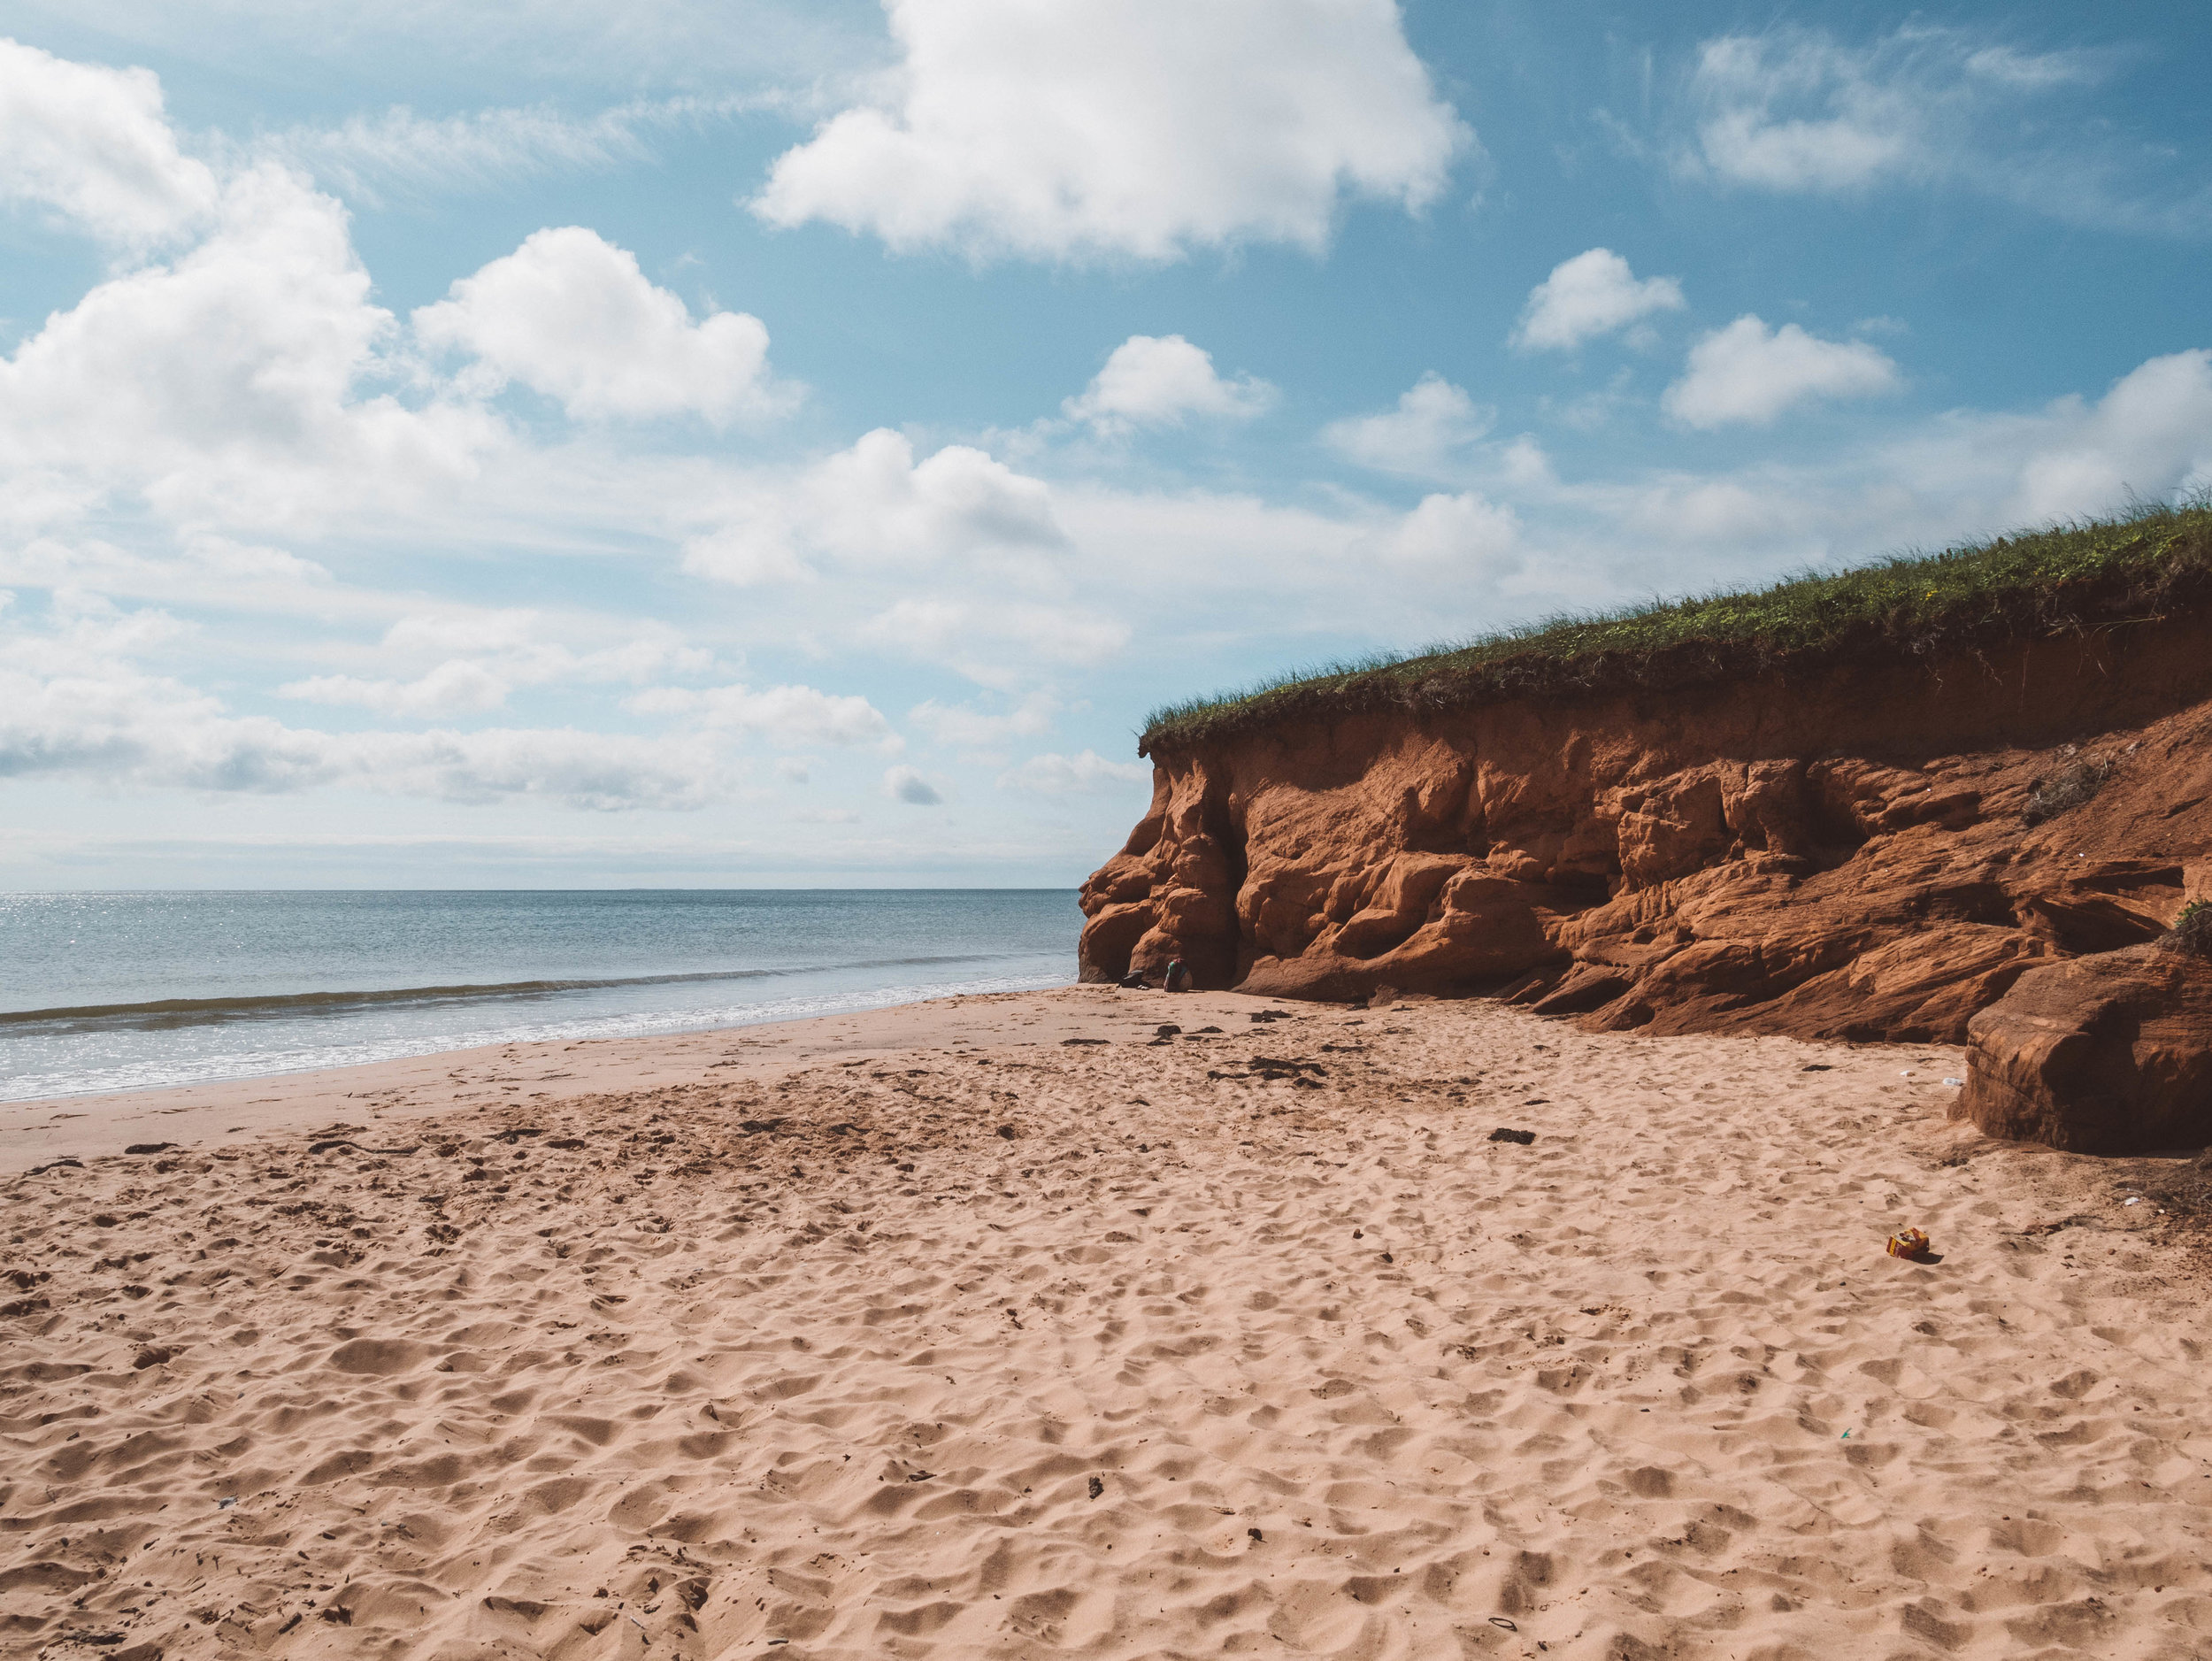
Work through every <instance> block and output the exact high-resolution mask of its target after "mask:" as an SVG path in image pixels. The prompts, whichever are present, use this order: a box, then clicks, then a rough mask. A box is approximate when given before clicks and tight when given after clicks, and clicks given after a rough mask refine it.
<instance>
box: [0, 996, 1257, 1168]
mask: <svg viewBox="0 0 2212 1661" xmlns="http://www.w3.org/2000/svg"><path fill="white" fill-rule="evenodd" d="M1110 996H1118V997H1121V998H1126V999H1136V998H1143V997H1150V998H1156V999H1159V1000H1161V1001H1162V1004H1161V1007H1162V1008H1164V1009H1169V1008H1182V1009H1194V1008H1195V1007H1196V1006H1195V1004H1191V1003H1190V1002H1188V1001H1189V1000H1201V1001H1210V1002H1209V1003H1208V1007H1209V1008H1210V1010H1211V1011H1212V1012H1211V1013H1210V1014H1209V1015H1208V1016H1207V1018H1206V1019H1219V1018H1220V1016H1221V1015H1222V1014H1224V1013H1229V1014H1233V1015H1236V1016H1238V1018H1239V1019H1241V1014H1240V1011H1243V1010H1244V1009H1245V1008H1247V1007H1248V1006H1250V1007H1257V1006H1258V1005H1260V1004H1264V1003H1267V1002H1268V1000H1265V999H1261V998H1248V997H1245V996H1243V995H1241V994H1235V993H1175V994H1169V993H1165V992H1150V993H1140V992H1124V991H1119V990H1118V989H1117V988H1097V987H1078V986H1076V985H1074V984H1070V985H1066V986H1059V987H1045V988H1038V989H1036V990H1034V991H1029V992H979V993H963V994H958V995H956V996H950V997H941V998H923V999H918V1000H916V1001H915V1002H913V1003H910V1004H885V1005H883V1006H881V1007H880V1008H877V1009H865V1010H855V1011H847V1012H842V1013H835V1014H826V1015H809V1016H803V1017H801V1018H799V1019H795V1020H785V1021H762V1022H757V1023H753V1024H749V1025H747V1026H741V1027H703V1028H700V1029H698V1030H696V1031H687V1032H677V1033H656V1034H649V1035H645V1036H641V1037H626V1038H587V1039H572V1040H561V1039H549V1040H542V1041H535V1042H517V1043H503V1044H485V1045H479V1046H476V1047H473V1048H470V1049H465V1050H432V1051H429V1052H427V1053H426V1054H424V1055H420V1056H407V1057H398V1058H396V1059H393V1060H387V1061H371V1062H364V1063H361V1064H359V1065H354V1066H345V1067H312V1068H303V1069H302V1070H301V1071H299V1072H296V1073H261V1074H257V1075H255V1076H253V1077H250V1078H243V1079H225V1080H212V1081H210V1082H207V1083H200V1084H173V1085H154V1086H149V1087H147V1088H143V1089H135V1090H117V1091H111V1092H106V1093H96V1094H85V1095H71V1096H35V1097H28V1098H26V1099H25V1100H22V1101H18V1102H0V1177H4V1176H8V1175H12V1174H14V1173H19V1172H21V1171H24V1170H26V1169H27V1168H29V1167H30V1166H33V1165H39V1164H42V1163H43V1162H44V1161H46V1160H49V1159H58V1158H79V1159H83V1158H91V1157H98V1156H100V1155H104V1154H111V1153H113V1154H119V1153H121V1152H122V1151H123V1150H124V1149H125V1148H126V1147H127V1146H129V1145H131V1144H134V1143H150V1142H175V1143H177V1144H179V1145H180V1147H183V1148H188V1149H191V1148H205V1147H209V1146H214V1145H219V1144H220V1143H221V1142H224V1141H226V1140H227V1139H228V1138H230V1137H233V1136H236V1135H244V1134H253V1133H257V1132H263V1131H273V1130H282V1129H292V1128H306V1127H307V1122H308V1120H310V1119H316V1118H319V1117H320V1116H323V1115H327V1114H333V1113H337V1114H341V1115H342V1114H343V1113H353V1114H360V1113H363V1112H366V1113H367V1114H368V1115H369V1118H370V1122H371V1123H372V1124H373V1123H374V1122H376V1121H377V1120H378V1119H384V1118H392V1119H405V1118H411V1117H419V1116H420V1115H422V1114H426V1113H436V1112H442V1111H449V1110H453V1109H456V1108H470V1109H483V1108H489V1107H492V1106H495V1105H499V1104H501V1103H503V1102H507V1101H510V1100H523V1101H534V1100H540V1099H552V1100H559V1099H565V1098H567V1097H569V1096H580V1095H592V1094H602V1093H605V1092H607V1091H609V1090H614V1089H628V1090H649V1089H658V1088H666V1087H669V1086H672V1085H676V1084H689V1083H696V1082H699V1081H701V1080H703V1079H707V1078H711V1077H714V1076H716V1075H717V1074H718V1073H719V1072H721V1071H723V1070H728V1069H734V1070H735V1076H736V1077H739V1078H752V1077H757V1076H758V1075H759V1074H760V1073H761V1072H762V1070H764V1069H767V1070H772V1069H774V1068H775V1067H778V1066H784V1067H793V1066H800V1065H806V1064H807V1063H808V1062H810V1061H812V1060H815V1059H817V1058H819V1057H824V1056H829V1055H842V1054H845V1053H848V1052H849V1051H851V1050H865V1049H869V1048H877V1049H889V1048H897V1049H906V1048H914V1047H918V1046H919V1045H921V1044H922V1043H923V1042H924V1041H925V1040H926V1039H928V1038H929V1036H930V1034H933V1033H939V1032H941V1033H942V1034H945V1035H946V1036H945V1037H944V1040H943V1042H956V1041H957V1039H959V1038H960V1037H964V1036H966V1035H968V1034H979V1033H982V1032H984V1031H987V1030H990V1031H995V1030H997V1028H998V1027H1000V1026H1001V1025H1002V1024H1003V1023H1005V1022H1008V1021H1013V1022H1015V1023H1022V1022H1030V1021H1034V1022H1041V1023H1042V1025H1041V1027H1040V1032H1041V1034H1043V1033H1049V1034H1050V1041H1051V1042H1056V1041H1057V1040H1058V1039H1059V1038H1063V1037H1074V1036H1086V1035H1090V1036H1094V1035H1096V1032H1097V1014H1096V1011H1094V1007H1093V1006H1094V1005H1100V1006H1102V1005H1105V1004H1107V1003H1108V1002H1109V999H1110ZM1067 997H1073V998H1075V999H1079V1000H1085V1001H1084V1002H1080V1003H1078V1004H1074V1005H1073V1006H1071V1008H1069V1009H1062V1008H1061V1007H1059V1000H1061V999H1063V998H1067ZM1025 999H1043V1000H1048V1003H1047V1004H1042V1005H1039V1006H1037V1007H1034V1008H1033V1007H1030V1006H1029V1005H1027V1004H1021V1005H1019V1006H1018V1008H1014V1009H1002V1008H1001V1006H1000V1001H1001V1000H1025ZM1171 999H1172V1000H1175V1001H1174V1002H1173V1003H1170V1002H1169V1000H1171ZM1158 1019H1161V1020H1168V1019H1172V1018H1171V1015H1168V1014H1163V1015H1160V1016H1159V1017H1158ZM1063 1027H1064V1030H1063ZM1036 1042H1048V1040H1047V1038H1045V1037H1044V1036H1040V1037H1039V1038H1038V1039H1037V1040H1036ZM547 1085H559V1086H561V1087H562V1088H558V1089H554V1090H547V1089H543V1088H532V1087H543V1086H547Z"/></svg>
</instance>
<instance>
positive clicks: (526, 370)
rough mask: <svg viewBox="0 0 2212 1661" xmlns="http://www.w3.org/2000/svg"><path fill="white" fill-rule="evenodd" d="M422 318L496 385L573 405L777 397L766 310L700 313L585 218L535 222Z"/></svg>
mask: <svg viewBox="0 0 2212 1661" xmlns="http://www.w3.org/2000/svg"><path fill="white" fill-rule="evenodd" d="M414 326H415V333H416V335H417V336H418V337H419V339H420V340H422V341H423V342H424V343H425V344H426V345H429V346H431V347H434V348H445V349H449V350H455V351H460V352H465V353H468V354H469V355H471V356H472V357H473V358H475V359H476V360H477V363H478V365H480V370H481V373H483V375H484V377H485V379H486V381H487V383H488V388H491V389H495V388H497V387H498V386H502V385H503V384H505V383H506V382H507V381H520V382H522V383H523V385H525V386H526V387H529V388H532V389H533V390H534V391H537V392H541V393H543V394H544V395H545V396H548V397H549V398H554V399H557V400H558V401H559V403H560V404H561V405H562V407H563V408H565V410H566V411H568V412H569V414H571V415H572V416H578V417H582V418H587V419H592V418H604V417H632V418H636V417H649V416H657V415H677V414H696V415H701V416H704V417H705V418H706V419H708V420H710V421H713V422H717V423H721V422H726V421H728V420H730V419H733V417H735V416H737V415H740V414H743V413H747V412H749V411H762V410H765V409H771V408H773V407H774V406H775V405H776V404H777V403H778V402H779V398H778V396H777V394H776V392H775V389H774V388H773V387H772V384H771V383H770V381H769V380H768V330H767V327H766V326H765V325H764V324H763V323H762V322H761V320H760V319H758V318H757V317H753V316H751V315H749V314H748V313H746V312H743V311H715V312H711V313H710V314H709V315H707V316H706V317H703V318H701V319H698V320H697V321H696V322H694V321H693V320H692V317H691V313H690V311H689V309H688V308H687V307H686V305H685V304H684V303H683V300H682V299H681V298H680V296H676V295H673V294H671V293H670V292H669V291H668V290H667V289H665V288H658V287H656V286H655V285H654V284H653V283H652V282H651V281H649V280H648V279H647V277H646V276H645V273H643V272H641V271H640V270H639V269H638V263H637V256H636V255H634V254H633V253H631V252H630V251H629V250H627V249H625V248H617V247H616V246H614V244H612V243H611V242H607V241H606V240H605V239H604V238H603V237H602V236H600V235H599V234H598V233H597V232H595V231H590V230H586V229H585V228H584V227H581V226H576V225H570V226H563V227H558V228H554V229H548V230H542V231H537V232H534V233H533V234H532V235H530V236H529V237H527V238H526V239H525V241H524V242H523V244H522V246H521V247H520V248H518V249H517V250H515V251H514V252H513V253H511V254H509V255H506V256H505V257H503V258H499V259H495V260H493V261H492V262H491V264H489V265H486V266H485V267H484V268H483V269H482V270H481V271H479V272H478V273H476V274H475V275H473V276H471V277H463V278H461V279H460V280H459V281H457V282H456V283H454V285H453V287H452V289H451V291H450V293H449V295H448V296H447V297H446V298H445V299H443V300H440V301H438V302H436V303H435V304H431V305H426V306H423V307H421V308H420V309H419V310H418V311H416V312H415V314H414Z"/></svg>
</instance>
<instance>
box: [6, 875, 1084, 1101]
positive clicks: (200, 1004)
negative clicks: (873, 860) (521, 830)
mask: <svg viewBox="0 0 2212 1661" xmlns="http://www.w3.org/2000/svg"><path fill="white" fill-rule="evenodd" d="M1082 921H1083V919H1082V916H1081V913H1080V912H1079V911H1077V909H1076V904H1075V895H1074V893H1073V892H1072V891H1071V890H1066V889H1033V888H1032V889H1005V888H985V889H941V888H940V889H910V888H896V889H889V888H886V889H867V890H856V889H821V890H815V891H811V892H799V893H793V892H787V891H772V890H739V889H685V890H673V891H661V890H634V891H629V892H622V893H601V892H588V893H587V892H574V891H565V892H549V893H528V892H507V891H502V892H496V893H435V892H421V893H359V892H346V893H326V894H298V893H247V894H205V893H173V894H12V895H0V1101H21V1100H24V1099H26V1098H27V1097H32V1096H64V1095H77V1094H82V1093H84V1092H88V1091H98V1090H130V1089H142V1088H149V1087H151V1086H156V1085H165V1084H188V1083H194V1082H198V1081H203V1080H213V1079H241V1078H251V1077H255V1076H257V1075H259V1074H264V1073H295V1072H299V1071H301V1070H303V1069H305V1068H310V1067H335V1066H348V1065H353V1064H355V1063H357V1062H364V1061H383V1060H388V1059H390V1058H391V1057H396V1056H417V1055H425V1054H428V1053H430V1052H432V1051H434V1050H461V1049H466V1048H468V1047H470V1046H472V1045H475V1044H490V1043H506V1042H517V1041H527V1040H537V1039H577V1038H612V1037H625V1036H630V1035H633V1034H644V1033H668V1032H680V1031H685V1030H693V1029H697V1028H700V1027H737V1026H743V1025H747V1024H749V1023H751V1022H756V1021H772V1020H789V1019H795V1018H797V1017H801V1016H808V1015H826V1014H833V1013H836V1012H838V1011H843V1010H856V1009H871V1008H878V1007H880V1006H882V1005H885V1004H905V1003H910V1002H911V1001H913V1000H915V999H917V998H927V997H942V996H946V995H948V994H950V993H956V992H1001V991H1015V990H1019V989H1022V988H1033V987H1046V986H1058V985H1061V984H1064V983H1065V982H1067V981H1069V980H1073V979H1074V977H1075V942H1076V934H1077V933H1078V931H1079V929H1080V928H1081V927H1082Z"/></svg>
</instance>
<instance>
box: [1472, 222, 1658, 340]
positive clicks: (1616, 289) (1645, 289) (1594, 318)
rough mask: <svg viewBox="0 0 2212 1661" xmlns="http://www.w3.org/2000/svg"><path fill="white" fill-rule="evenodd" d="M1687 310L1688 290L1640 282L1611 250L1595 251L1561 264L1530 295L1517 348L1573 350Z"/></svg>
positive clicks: (1652, 280) (1655, 280)
mask: <svg viewBox="0 0 2212 1661" xmlns="http://www.w3.org/2000/svg"><path fill="white" fill-rule="evenodd" d="M1681 309H1682V285H1681V284H1680V283H1679V282H1678V281H1676V280H1675V279H1674V278H1672V277H1646V278H1643V279H1642V280H1641V281H1639V280H1638V278H1637V276H1636V273H1634V272H1632V271H1631V270H1630V269H1629V265H1628V262H1627V261H1626V260H1625V259H1623V258H1621V257H1620V256H1619V255H1618V254H1617V253H1615V252H1614V251H1613V250H1611V249H1609V248H1593V249H1590V250H1586V251H1585V252H1583V253H1579V254H1577V255H1576V256H1575V257H1574V258H1572V259H1564V260H1562V261H1560V263H1559V264H1558V265H1554V266H1553V267H1552V270H1551V275H1550V276H1548V277H1547V278H1545V279H1544V281H1541V282H1540V283H1538V284H1537V285H1536V286H1535V287H1534V288H1531V289H1530V290H1529V291H1528V304H1527V305H1526V306H1525V308H1524V309H1523V310H1522V312H1521V320H1520V323H1519V325H1518V326H1517V327H1516V328H1515V329H1514V331H1513V343H1514V344H1515V345H1516V346H1518V347H1521V348H1523V349H1524V350H1540V349H1549V350H1555V351H1570V350H1573V349H1574V348H1575V347H1577V346H1579V345H1581V344H1582V343H1583V342H1585V341H1587V340H1594V339H1595V338H1596V337H1597V336H1598V335H1610V334H1611V333H1613V331H1614V330H1616V329H1621V328H1625V327H1628V326H1629V325H1630V324H1631V323H1633V322H1635V321H1636V320H1637V319H1640V318H1645V317H1649V316H1650V315H1651V314H1652V313H1653V312H1655V311H1680V310H1681Z"/></svg>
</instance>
